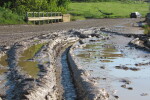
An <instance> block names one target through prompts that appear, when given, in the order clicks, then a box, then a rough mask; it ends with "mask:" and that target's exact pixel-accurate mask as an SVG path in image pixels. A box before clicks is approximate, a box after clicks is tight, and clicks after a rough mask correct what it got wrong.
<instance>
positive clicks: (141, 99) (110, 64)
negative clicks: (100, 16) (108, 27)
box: [74, 39, 150, 100]
mask: <svg viewBox="0 0 150 100" xmlns="http://www.w3.org/2000/svg"><path fill="white" fill-rule="evenodd" d="M90 41H92V42H90ZM93 41H94V42H93ZM74 54H75V55H76V58H77V59H78V64H79V65H82V66H83V67H82V68H83V70H86V71H87V72H89V73H90V76H88V77H89V78H90V79H93V80H95V81H96V83H97V86H98V87H99V88H105V89H106V90H107V92H108V93H109V94H110V97H111V96H112V97H115V98H119V99H120V100H149V98H150V86H149V84H150V74H149V72H150V61H149V57H150V53H147V52H144V51H140V50H136V49H133V48H131V47H126V48H125V49H118V48H117V47H115V46H114V45H113V43H112V42H110V41H104V40H103V41H102V40H101V41H97V40H94V39H93V40H89V41H87V45H86V46H85V47H83V48H77V49H75V50H74ZM141 55H142V56H141ZM143 55H145V56H143Z"/></svg>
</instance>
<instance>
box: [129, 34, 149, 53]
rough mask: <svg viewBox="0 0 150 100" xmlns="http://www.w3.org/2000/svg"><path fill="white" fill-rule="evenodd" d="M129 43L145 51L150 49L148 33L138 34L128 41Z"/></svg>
mask: <svg viewBox="0 0 150 100" xmlns="http://www.w3.org/2000/svg"><path fill="white" fill-rule="evenodd" d="M129 45H131V46H135V47H136V48H140V49H143V50H146V51H150V36H149V35H139V36H138V37H137V38H135V39H133V40H132V41H130V43H129Z"/></svg>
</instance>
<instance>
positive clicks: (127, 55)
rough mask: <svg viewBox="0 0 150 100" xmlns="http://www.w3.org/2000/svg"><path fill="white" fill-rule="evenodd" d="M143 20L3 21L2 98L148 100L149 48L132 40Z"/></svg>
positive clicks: (0, 41) (0, 56)
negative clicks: (34, 23)
mask: <svg viewBox="0 0 150 100" xmlns="http://www.w3.org/2000/svg"><path fill="white" fill-rule="evenodd" d="M141 20H143V19H92V20H86V21H76V22H70V23H57V24H50V25H39V26H37V25H19V26H18V25H10V26H0V29H1V32H0V99H1V98H2V99H4V100H5V99H8V100H12V99H15V100H23V99H29V100H61V99H65V100H75V99H82V100H94V99H97V100H99V99H101V100H108V99H118V98H119V99H121V100H125V97H126V96H128V97H129V99H128V100H133V99H136V100H141V99H142V100H148V98H149V94H150V93H149V90H148V88H146V87H148V84H149V82H150V80H149V75H148V72H149V64H150V62H149V61H148V59H149V58H150V54H149V52H145V51H142V50H139V49H135V47H132V46H130V45H128V43H129V42H130V41H131V40H133V39H134V36H133V37H132V35H136V34H143V30H141V29H140V28H139V27H137V25H138V24H137V23H136V22H139V21H141ZM74 28H75V29H74ZM70 29H71V30H70ZM68 30H69V31H68ZM137 32H138V33H137ZM124 34H127V36H125V35H124ZM128 34H130V35H131V36H128ZM124 36H125V37H124ZM138 36H140V35H138ZM85 38H87V39H85ZM76 41H79V42H76ZM73 42H76V43H75V44H73V47H71V50H73V52H74V53H73V54H74V55H73V56H74V57H75V59H74V61H75V63H74V64H73V66H74V65H76V63H77V65H78V64H79V65H80V68H79V69H78V68H76V67H77V66H74V68H75V69H72V67H71V66H72V64H71V63H70V62H69V61H70V59H69V53H67V52H70V50H69V49H66V48H68V47H66V46H67V45H68V44H70V43H73ZM71 56H72V55H71ZM74 61H72V62H74ZM74 74H75V75H74ZM141 85H142V86H143V88H141ZM125 94H126V95H125Z"/></svg>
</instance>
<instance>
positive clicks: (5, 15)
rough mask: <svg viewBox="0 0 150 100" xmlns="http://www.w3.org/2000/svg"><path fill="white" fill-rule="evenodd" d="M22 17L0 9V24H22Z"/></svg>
mask: <svg viewBox="0 0 150 100" xmlns="http://www.w3.org/2000/svg"><path fill="white" fill-rule="evenodd" d="M23 23H24V21H23V17H20V16H19V15H17V14H16V13H13V12H12V11H11V10H9V9H6V8H2V7H0V24H23Z"/></svg>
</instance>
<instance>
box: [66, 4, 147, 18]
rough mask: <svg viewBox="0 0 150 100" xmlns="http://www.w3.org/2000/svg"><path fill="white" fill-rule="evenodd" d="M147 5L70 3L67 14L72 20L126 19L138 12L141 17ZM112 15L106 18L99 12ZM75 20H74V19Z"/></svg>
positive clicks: (145, 11)
mask: <svg viewBox="0 0 150 100" xmlns="http://www.w3.org/2000/svg"><path fill="white" fill-rule="evenodd" d="M148 8H149V5H148V4H147V3H144V2H138V3H132V2H131V3H123V2H95V3H94V2H92V3H91V2H81V3H77V2H74V3H70V4H69V10H68V12H69V13H70V14H71V15H72V16H73V17H74V20H77V19H80V18H82V19H84V18H86V19H87V18H128V17H129V15H130V13H131V12H136V11H137V12H140V13H141V14H142V16H143V17H145V15H146V13H148V12H149V11H148V10H149V9H148ZM99 10H101V11H103V12H106V13H113V14H112V15H110V16H106V15H104V14H102V13H100V12H99ZM75 18H76V19H75Z"/></svg>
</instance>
